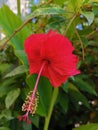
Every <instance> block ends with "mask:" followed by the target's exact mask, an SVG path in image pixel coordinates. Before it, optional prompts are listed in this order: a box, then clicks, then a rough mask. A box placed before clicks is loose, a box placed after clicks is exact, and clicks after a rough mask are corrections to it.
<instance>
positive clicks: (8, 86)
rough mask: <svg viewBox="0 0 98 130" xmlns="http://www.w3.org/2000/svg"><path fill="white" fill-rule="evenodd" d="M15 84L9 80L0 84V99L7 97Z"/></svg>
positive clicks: (12, 80)
mask: <svg viewBox="0 0 98 130" xmlns="http://www.w3.org/2000/svg"><path fill="white" fill-rule="evenodd" d="M14 83H15V80H14V79H7V80H5V81H4V82H3V83H0V97H3V96H4V95H6V94H7V93H8V92H9V91H10V90H12V88H13V86H12V84H14Z"/></svg>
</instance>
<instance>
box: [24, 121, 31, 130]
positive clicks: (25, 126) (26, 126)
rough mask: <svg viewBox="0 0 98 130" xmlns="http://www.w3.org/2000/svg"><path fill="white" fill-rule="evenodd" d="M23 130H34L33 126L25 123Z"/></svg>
mask: <svg viewBox="0 0 98 130" xmlns="http://www.w3.org/2000/svg"><path fill="white" fill-rule="evenodd" d="M23 130H32V124H27V123H25V122H23Z"/></svg>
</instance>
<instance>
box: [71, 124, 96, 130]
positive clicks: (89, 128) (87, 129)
mask: <svg viewBox="0 0 98 130" xmlns="http://www.w3.org/2000/svg"><path fill="white" fill-rule="evenodd" d="M73 130H98V124H97V123H92V124H87V125H81V126H80V127H78V128H74V129H73Z"/></svg>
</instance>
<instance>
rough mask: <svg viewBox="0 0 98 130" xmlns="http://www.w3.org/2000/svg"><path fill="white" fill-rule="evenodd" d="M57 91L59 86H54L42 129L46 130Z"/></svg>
mask: <svg viewBox="0 0 98 130" xmlns="http://www.w3.org/2000/svg"><path fill="white" fill-rule="evenodd" d="M58 92H59V88H54V91H53V95H52V98H51V103H50V107H49V111H48V114H47V116H46V118H45V124H44V130H48V127H49V123H50V119H51V115H52V111H53V108H54V104H55V102H56V99H57V96H58Z"/></svg>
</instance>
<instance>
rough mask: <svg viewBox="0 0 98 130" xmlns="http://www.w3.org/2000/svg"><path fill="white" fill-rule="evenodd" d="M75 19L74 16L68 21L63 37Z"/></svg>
mask: <svg viewBox="0 0 98 130" xmlns="http://www.w3.org/2000/svg"><path fill="white" fill-rule="evenodd" d="M75 18H76V15H74V16H73V17H72V19H71V20H70V22H69V24H68V25H67V27H66V30H65V33H64V35H66V33H67V32H68V30H69V28H70V26H71V24H72V23H73V21H74V19H75Z"/></svg>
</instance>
